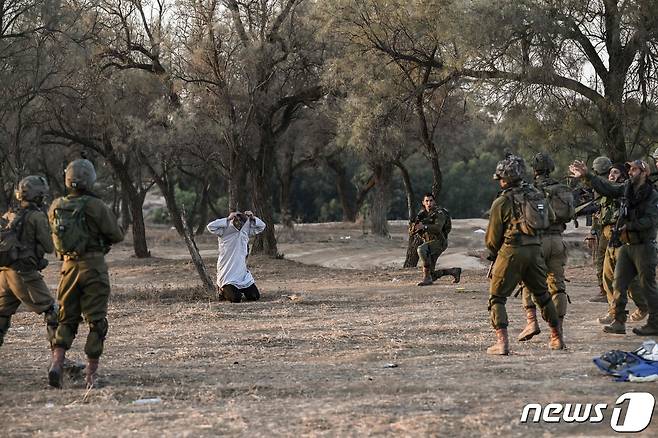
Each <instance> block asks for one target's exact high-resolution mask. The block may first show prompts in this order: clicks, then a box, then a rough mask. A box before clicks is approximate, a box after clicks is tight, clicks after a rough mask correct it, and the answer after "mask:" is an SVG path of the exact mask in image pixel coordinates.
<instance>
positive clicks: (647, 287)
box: [585, 174, 658, 327]
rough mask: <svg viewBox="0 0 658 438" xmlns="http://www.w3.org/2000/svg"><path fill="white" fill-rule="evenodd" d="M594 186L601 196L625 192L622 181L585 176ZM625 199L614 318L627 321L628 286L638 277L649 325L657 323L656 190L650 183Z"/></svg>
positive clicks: (615, 278)
mask: <svg viewBox="0 0 658 438" xmlns="http://www.w3.org/2000/svg"><path fill="white" fill-rule="evenodd" d="M585 177H586V178H587V179H588V180H589V181H590V183H591V184H592V187H594V190H596V191H597V192H599V193H601V194H602V195H604V196H609V197H613V198H618V197H621V196H624V191H625V185H620V184H614V183H611V182H609V181H607V180H605V179H603V178H600V177H597V176H594V175H592V174H587V175H586V176H585ZM630 198H631V199H629V200H628V216H627V218H626V220H625V221H624V223H625V225H626V231H625V232H623V233H622V236H621V237H622V242H623V243H624V244H623V245H622V246H621V247H620V248H618V250H617V251H616V253H615V254H614V255H615V256H616V259H617V261H616V263H615V267H614V277H613V282H612V288H613V291H614V293H613V302H612V306H613V311H614V316H615V319H616V320H617V321H619V322H622V323H625V322H626V303H627V302H628V296H627V292H628V288H629V286H630V284H631V282H632V281H633V279H634V278H636V277H637V280H638V284H639V289H640V290H641V291H642V292H644V294H645V299H646V302H647V306H648V309H649V321H648V323H647V324H648V325H649V326H652V327H658V288H657V287H656V265H657V264H658V255H657V254H656V240H655V239H656V232H657V231H658V192H656V190H655V189H654V188H653V186H651V185H650V184H644V185H643V186H641V187H640V188H639V189H633V191H632V193H631V197H630Z"/></svg>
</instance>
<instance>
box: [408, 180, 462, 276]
mask: <svg viewBox="0 0 658 438" xmlns="http://www.w3.org/2000/svg"><path fill="white" fill-rule="evenodd" d="M451 229H452V222H451V221H450V215H449V214H448V210H446V209H445V208H442V207H438V206H437V205H436V201H435V200H434V195H433V194H431V193H425V195H424V196H423V209H422V210H421V211H420V213H418V214H417V215H416V219H415V220H414V221H413V222H412V224H411V226H410V227H409V238H413V236H414V235H419V236H420V237H421V238H422V239H423V244H422V245H420V246H419V247H418V257H419V259H420V262H421V263H422V266H423V280H422V281H421V282H420V283H418V286H428V285H430V284H432V283H433V282H434V280H436V279H438V278H441V277H443V276H444V275H452V277H453V278H454V279H453V283H459V280H460V279H461V274H462V269H461V268H450V269H434V267H435V266H436V261H437V260H438V258H439V256H440V255H441V254H443V252H444V251H445V250H446V248H448V233H450V230H451Z"/></svg>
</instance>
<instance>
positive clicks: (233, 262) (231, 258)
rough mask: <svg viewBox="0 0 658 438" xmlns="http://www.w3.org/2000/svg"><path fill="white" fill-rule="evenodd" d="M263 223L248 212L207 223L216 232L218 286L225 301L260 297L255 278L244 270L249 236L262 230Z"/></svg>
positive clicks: (233, 214) (233, 213)
mask: <svg viewBox="0 0 658 438" xmlns="http://www.w3.org/2000/svg"><path fill="white" fill-rule="evenodd" d="M265 226H266V225H265V223H264V222H263V221H262V220H260V219H259V218H257V217H256V216H254V214H253V213H252V212H251V211H245V212H244V213H240V212H232V213H231V214H229V215H228V217H225V218H221V219H216V220H214V221H212V222H210V223H209V224H208V226H207V228H208V231H210V232H211V233H212V234H215V235H216V236H217V240H218V242H219V257H218V258H217V287H218V288H219V291H220V293H221V295H222V296H223V297H224V299H226V300H227V301H230V302H232V303H239V302H240V301H242V297H243V296H244V298H245V300H246V301H256V300H258V299H259V298H260V292H259V291H258V288H257V287H256V283H255V281H254V277H253V276H252V275H251V272H249V269H247V256H248V255H249V238H250V237H253V236H255V235H256V234H259V233H262V232H263V230H265Z"/></svg>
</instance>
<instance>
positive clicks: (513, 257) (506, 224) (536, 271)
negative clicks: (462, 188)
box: [485, 156, 564, 354]
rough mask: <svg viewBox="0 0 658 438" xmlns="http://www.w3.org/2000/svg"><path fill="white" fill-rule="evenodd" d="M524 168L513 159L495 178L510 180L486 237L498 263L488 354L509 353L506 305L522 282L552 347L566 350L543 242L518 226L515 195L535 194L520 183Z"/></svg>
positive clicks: (491, 290) (494, 274) (497, 201)
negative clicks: (494, 338)
mask: <svg viewBox="0 0 658 438" xmlns="http://www.w3.org/2000/svg"><path fill="white" fill-rule="evenodd" d="M524 167H525V165H524V164H523V160H522V159H521V158H519V157H515V156H511V157H508V158H506V159H505V160H503V161H501V162H500V163H498V166H497V167H496V173H495V174H494V178H495V179H504V180H505V181H508V186H507V187H506V188H504V190H503V191H502V192H501V193H500V194H499V196H498V197H497V198H496V199H495V200H494V201H493V203H492V205H491V210H490V217H489V226H488V227H487V232H486V235H485V245H486V247H487V249H488V250H489V252H490V256H489V257H490V259H493V260H495V262H494V264H493V269H492V275H491V282H490V284H489V308H488V309H489V312H490V316H491V324H492V326H493V328H494V329H495V330H496V336H497V339H498V341H497V343H496V344H494V345H493V346H491V347H490V348H489V349H488V350H487V353H489V354H508V353H509V343H508V337H507V326H508V324H509V322H508V319H507V310H506V308H505V304H506V302H507V298H508V297H509V296H510V295H511V294H512V293H513V292H514V289H515V288H516V286H517V285H518V284H519V282H520V281H523V284H524V285H526V286H527V287H528V289H529V291H530V293H531V294H532V295H534V297H535V300H536V302H537V303H538V305H539V307H540V309H541V313H542V317H543V318H544V320H545V321H547V322H548V324H549V326H550V327H551V342H550V346H551V348H554V349H561V348H564V344H563V341H562V334H561V332H560V327H559V318H558V315H557V311H556V310H555V305H554V304H553V301H552V300H551V297H550V295H549V293H548V287H547V286H546V264H545V263H544V259H543V257H542V254H541V243H540V239H539V237H538V236H536V235H534V236H533V235H528V234H525V233H523V232H522V231H521V227H519V226H518V225H517V223H518V219H519V218H518V217H517V214H518V213H516V212H515V210H516V209H515V208H514V205H513V201H512V196H514V195H515V194H518V193H522V192H531V191H536V189H535V188H534V187H532V186H530V185H528V184H527V183H524V182H522V181H521V178H522V176H523V173H524Z"/></svg>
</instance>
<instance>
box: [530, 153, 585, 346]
mask: <svg viewBox="0 0 658 438" xmlns="http://www.w3.org/2000/svg"><path fill="white" fill-rule="evenodd" d="M532 168H533V169H534V174H535V175H534V185H535V187H536V188H538V189H539V190H541V191H542V192H543V193H544V194H545V195H546V198H547V199H548V201H549V204H550V206H551V208H552V209H553V212H554V213H555V217H554V219H553V220H552V221H551V224H550V226H549V228H548V229H547V230H545V231H543V232H542V233H541V236H540V240H541V249H542V255H543V256H544V262H545V263H546V267H547V269H548V277H547V283H548V291H549V293H550V294H551V297H552V299H553V303H554V304H555V308H556V310H557V314H558V317H559V318H560V326H562V322H563V320H564V316H565V315H566V314H567V302H568V298H567V291H566V283H565V278H564V267H565V266H566V264H567V246H566V245H565V243H564V239H563V238H562V233H563V232H564V230H565V229H566V228H567V226H566V224H567V223H568V222H569V221H571V219H572V218H573V216H574V214H575V209H574V199H573V193H572V192H571V188H569V187H568V186H566V185H564V184H561V183H560V182H559V181H557V180H556V179H554V178H551V176H550V174H551V173H552V172H553V171H554V170H555V162H554V161H553V159H552V158H551V157H550V156H549V155H548V154H546V153H543V152H540V153H538V154H537V155H535V156H534V158H533V160H532ZM531 297H532V295H531V294H530V290H529V289H528V287H526V286H524V287H523V305H524V307H525V310H526V319H527V325H526V327H525V329H523V331H522V332H521V334H520V335H519V337H518V340H519V341H527V340H529V339H531V338H532V337H533V336H535V335H537V334H539V333H540V329H539V324H538V323H537V308H536V306H535V303H534V302H533V301H532V299H531Z"/></svg>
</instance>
